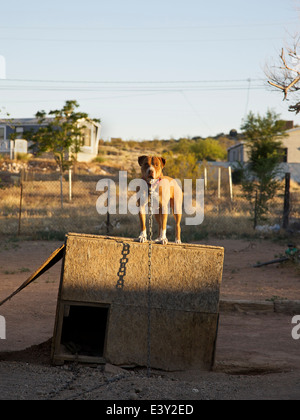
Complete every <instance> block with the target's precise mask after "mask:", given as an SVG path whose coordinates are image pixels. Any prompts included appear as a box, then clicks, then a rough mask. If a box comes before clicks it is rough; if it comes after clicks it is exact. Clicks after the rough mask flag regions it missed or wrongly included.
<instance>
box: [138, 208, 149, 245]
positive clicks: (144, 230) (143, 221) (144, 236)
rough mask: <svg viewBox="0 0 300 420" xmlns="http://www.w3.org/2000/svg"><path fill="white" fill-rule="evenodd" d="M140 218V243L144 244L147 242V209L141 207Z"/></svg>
mask: <svg viewBox="0 0 300 420" xmlns="http://www.w3.org/2000/svg"><path fill="white" fill-rule="evenodd" d="M139 216H140V225H141V233H140V236H139V237H138V241H139V242H141V243H144V242H147V228H146V212H145V207H141V209H140V213H139Z"/></svg>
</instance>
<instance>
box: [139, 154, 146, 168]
mask: <svg viewBox="0 0 300 420" xmlns="http://www.w3.org/2000/svg"><path fill="white" fill-rule="evenodd" d="M146 158H147V156H140V157H139V158H138V162H139V165H140V166H142V165H143V162H144V160H145V159H146Z"/></svg>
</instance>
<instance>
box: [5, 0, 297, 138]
mask: <svg viewBox="0 0 300 420" xmlns="http://www.w3.org/2000/svg"><path fill="white" fill-rule="evenodd" d="M298 6H299V7H300V2H299V0H252V1H251V2H249V1H245V0H226V1H224V0H215V1H211V2H209V1H202V0H197V1H196V0H185V1H178V0H159V1H157V0H151V1H143V0H139V1H137V0H127V1H125V0H109V1H99V0H95V1H92V0H86V1H78V0H61V1H58V0H52V1H48V2H41V1H40V0H38V1H37V0H27V1H26V2H25V1H23V0H22V1H21V0H10V1H5V0H1V14H0V19H1V20H0V22H1V23H0V55H2V56H4V57H5V60H6V77H7V79H6V80H0V108H1V107H5V108H6V110H7V111H8V112H9V113H10V114H11V115H12V116H13V117H32V116H33V115H34V114H35V113H36V112H37V111H38V110H41V109H45V110H46V111H49V110H51V109H56V108H58V107H61V106H62V105H63V104H64V102H65V100H68V99H76V100H77V101H78V102H79V103H80V105H81V110H82V111H84V112H87V113H89V114H90V115H91V116H92V117H96V118H101V119H102V137H103V138H105V139H108V138H110V137H122V138H124V139H130V138H133V139H152V138H154V137H158V138H161V139H162V138H170V137H175V138H179V137H183V136H196V135H200V136H209V135H216V134H217V133H220V132H225V133H227V132H229V130H230V129H231V128H236V129H239V128H240V126H241V123H242V118H243V117H244V116H245V113H246V112H247V111H250V110H252V111H254V112H260V113H265V112H266V111H267V109H268V108H272V109H274V110H276V111H277V112H278V113H280V114H281V116H282V117H283V118H285V119H294V120H295V121H296V122H298V123H299V122H300V118H299V117H295V116H294V114H291V113H289V112H288V111H287V109H288V103H286V102H283V101H282V95H281V94H280V93H279V92H277V93H274V92H271V91H270V90H269V89H267V88H266V87H265V82H266V80H264V79H265V75H264V71H263V69H264V66H265V63H266V62H267V61H268V60H270V58H272V57H276V55H278V54H279V51H280V48H281V47H282V45H283V44H284V42H285V41H287V40H289V34H290V35H294V34H295V33H296V32H297V30H299V32H300V19H299V12H298ZM0 73H1V72H0ZM248 79H251V83H250V90H248V87H249V82H248V81H247V80H248ZM109 82H111V83H109ZM119 82H122V83H119ZM125 82H126V83H125ZM152 82H153V83H152ZM171 82H173V83H171Z"/></svg>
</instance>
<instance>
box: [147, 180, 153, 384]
mask: <svg viewBox="0 0 300 420" xmlns="http://www.w3.org/2000/svg"><path fill="white" fill-rule="evenodd" d="M148 223H149V235H150V236H149V249H148V334H147V347H148V349H147V350H148V354H147V376H148V378H149V377H150V375H151V280H152V236H153V197H152V187H151V186H150V188H149V199H148Z"/></svg>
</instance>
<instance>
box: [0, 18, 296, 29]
mask: <svg viewBox="0 0 300 420" xmlns="http://www.w3.org/2000/svg"><path fill="white" fill-rule="evenodd" d="M298 22H299V19H298V18H295V19H291V20H290V21H286V22H252V23H250V22H244V23H234V24H232V23H224V24H220V25H217V24H209V25H207V24H206V25H182V26H181V25H180V26H140V27H139V26H91V27H90V26H55V25H53V26H14V25H13V24H12V25H10V26H3V25H1V29H10V30H13V31H15V30H38V31H41V30H44V31H47V30H51V31H53V30H63V31H71V30H74V31H78V30H80V31H117V30H121V31H153V30H166V31H173V30H174V31H177V30H180V29H182V30H186V29H190V30H193V29H209V28H244V27H259V26H262V27H265V26H284V25H293V24H296V23H298Z"/></svg>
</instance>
